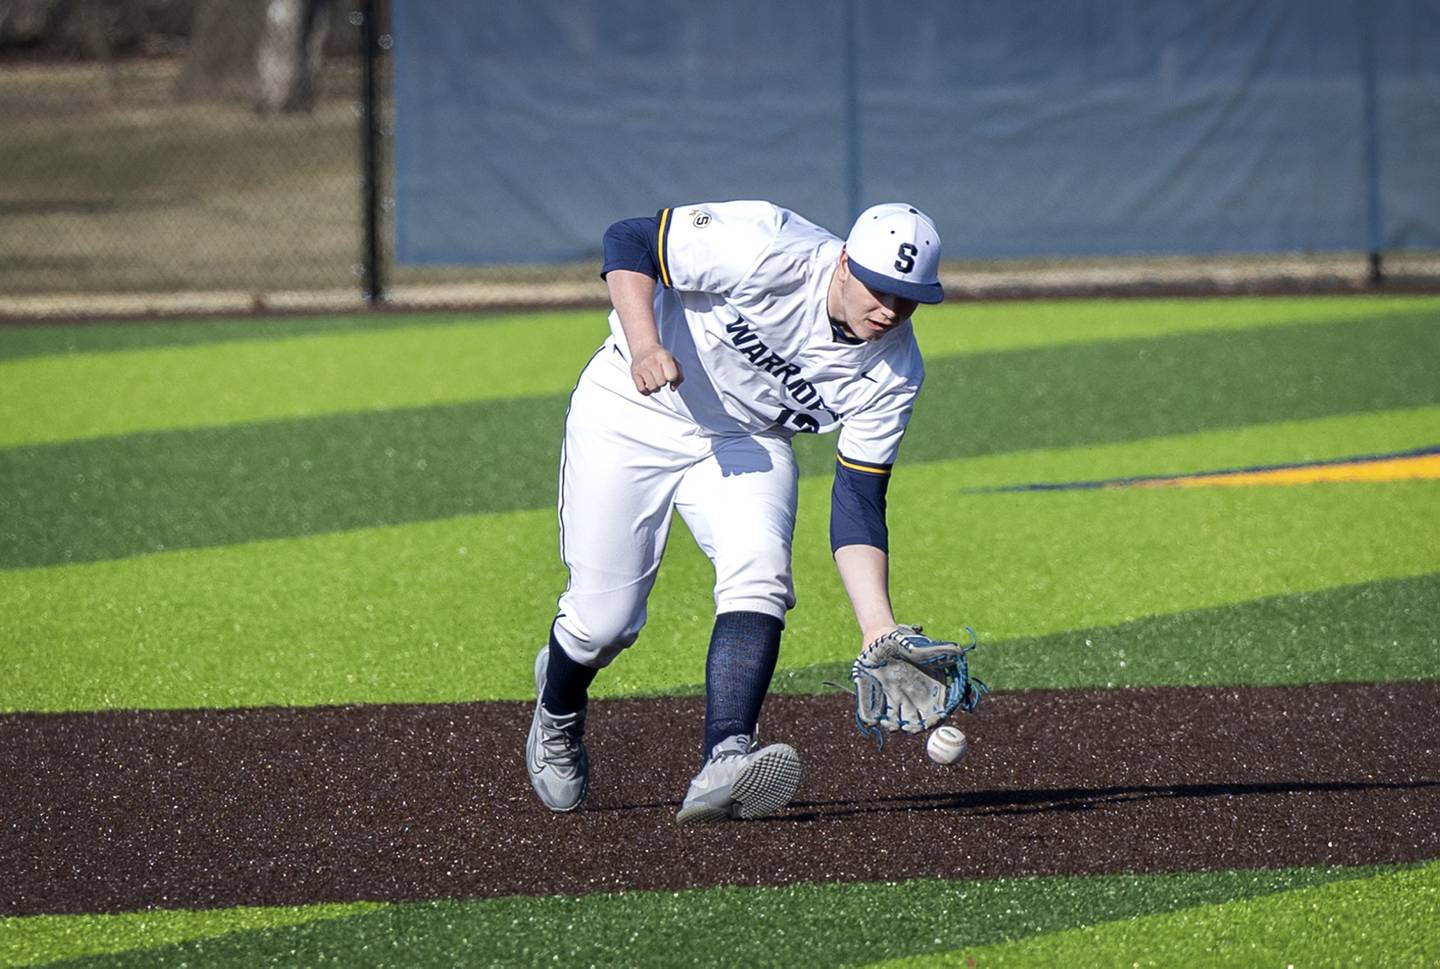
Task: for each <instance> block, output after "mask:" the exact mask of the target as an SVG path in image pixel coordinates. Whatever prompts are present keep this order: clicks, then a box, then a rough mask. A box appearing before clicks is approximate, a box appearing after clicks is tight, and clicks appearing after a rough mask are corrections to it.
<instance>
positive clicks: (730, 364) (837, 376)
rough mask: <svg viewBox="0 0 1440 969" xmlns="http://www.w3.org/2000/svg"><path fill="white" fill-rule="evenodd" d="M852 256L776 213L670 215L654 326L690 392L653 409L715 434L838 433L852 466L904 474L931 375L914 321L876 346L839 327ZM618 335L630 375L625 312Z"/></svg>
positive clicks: (723, 205)
mask: <svg viewBox="0 0 1440 969" xmlns="http://www.w3.org/2000/svg"><path fill="white" fill-rule="evenodd" d="M842 245H843V243H842V242H841V240H840V239H838V238H836V237H835V236H834V235H833V234H831V233H830V232H828V231H826V230H825V229H822V228H820V227H819V226H817V225H815V224H814V223H812V222H809V221H807V220H805V219H804V218H802V217H801V216H799V215H796V214H795V213H794V212H791V211H789V210H787V209H783V208H780V207H778V206H775V205H772V204H770V203H768V202H717V203H704V204H696V205H685V206H677V207H676V208H673V209H665V210H663V211H662V212H661V213H660V217H659V229H658V237H657V239H656V256H657V263H658V266H659V270H660V279H659V283H660V285H659V286H658V287H657V290H656V296H655V316H656V321H657V323H658V324H659V329H660V341H661V343H663V344H664V346H665V348H666V349H668V350H669V351H670V352H671V353H672V354H673V355H674V356H675V358H676V360H678V361H679V363H680V366H681V368H682V370H683V373H684V376H685V379H684V381H683V382H682V383H681V385H680V387H679V389H678V390H676V391H674V392H673V393H672V392H668V391H667V392H665V393H661V394H656V395H654V397H652V398H651V400H652V401H653V402H655V403H656V404H657V405H658V406H662V407H666V408H669V409H671V410H673V411H675V412H676V413H678V414H681V415H683V416H688V417H689V418H690V419H691V420H693V421H694V422H695V424H697V425H698V426H699V427H700V428H701V430H702V432H703V433H707V434H711V435H721V436H724V435H732V434H755V433H764V432H766V431H767V430H770V431H771V432H772V433H773V432H774V430H778V431H780V432H782V433H787V434H793V433H796V432H819V433H826V432H830V431H834V430H836V429H839V431H840V439H839V447H838V451H839V453H840V455H841V460H842V461H845V462H854V463H855V464H858V465H860V466H861V467H862V468H863V467H865V466H882V467H883V466H888V465H890V464H891V463H893V462H894V460H895V455H896V452H897V450H898V449H899V446H900V439H901V437H902V436H903V434H904V431H905V425H906V423H907V422H908V421H909V418H910V411H911V408H912V406H913V404H914V400H915V395H916V394H917V392H918V391H919V389H920V384H921V381H922V380H923V379H924V366H923V364H922V362H921V359H920V352H919V349H918V347H917V346H916V344H915V337H914V333H913V331H912V328H911V324H910V322H909V321H908V320H907V321H905V322H903V323H901V324H899V325H898V326H896V327H895V328H894V329H893V330H892V331H891V332H888V333H886V334H885V335H884V336H883V337H881V338H880V339H879V340H875V341H872V342H862V341H858V340H854V339H852V338H849V337H847V336H846V335H845V334H844V333H843V332H842V331H841V330H840V328H839V326H838V324H835V323H833V322H832V321H831V319H830V317H829V314H828V313H827V311H826V293H827V291H828V288H829V285H830V280H831V277H832V276H833V275H834V273H835V268H836V263H837V260H838V258H839V255H840V250H841V248H842ZM610 326H611V331H612V336H611V339H610V341H609V343H608V348H607V351H606V353H607V354H608V355H611V356H616V355H618V358H617V362H618V361H619V358H623V360H624V361H625V365H626V366H627V367H628V365H629V349H628V347H627V345H626V341H625V336H624V333H623V331H622V330H621V328H620V321H619V317H618V315H617V314H615V313H611V316H610ZM772 429H773V430H772Z"/></svg>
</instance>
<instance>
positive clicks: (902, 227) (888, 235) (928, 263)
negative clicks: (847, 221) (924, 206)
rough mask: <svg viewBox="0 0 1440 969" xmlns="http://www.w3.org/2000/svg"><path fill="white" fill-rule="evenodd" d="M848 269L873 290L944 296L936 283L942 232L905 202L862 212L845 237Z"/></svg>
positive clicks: (931, 299)
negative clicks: (936, 229)
mask: <svg viewBox="0 0 1440 969" xmlns="http://www.w3.org/2000/svg"><path fill="white" fill-rule="evenodd" d="M845 252H846V253H847V254H848V255H849V258H850V272H851V273H852V274H854V276H855V278H856V279H859V280H860V282H862V283H864V284H865V285H866V286H868V287H870V288H871V289H873V290H874V291H875V292H877V293H890V294H892V295H894V296H899V297H901V298H902V299H913V300H915V301H916V302H917V303H938V302H940V301H941V300H943V299H944V298H945V290H944V289H943V288H942V287H941V285H940V234H939V233H938V232H936V231H935V223H934V222H932V221H931V220H930V216H928V215H926V214H925V213H924V212H921V211H920V210H919V209H917V208H915V206H913V205H910V204H908V203H906V202H886V203H884V204H882V205H874V206H871V207H870V208H868V209H866V210H865V211H864V212H861V213H860V218H858V219H856V220H855V225H854V227H853V228H851V230H850V238H848V239H846V240H845Z"/></svg>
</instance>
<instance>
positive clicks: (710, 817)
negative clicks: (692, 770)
mask: <svg viewBox="0 0 1440 969" xmlns="http://www.w3.org/2000/svg"><path fill="white" fill-rule="evenodd" d="M755 747H756V744H755V742H754V741H753V740H751V738H750V737H748V736H746V735H745V734H737V735H736V736H734V737H728V738H726V739H725V740H723V741H721V742H720V743H718V744H716V745H715V749H714V750H713V751H711V753H710V759H709V760H707V761H706V762H705V766H704V767H702V768H700V773H699V774H697V775H695V779H694V780H693V781H691V782H690V790H688V791H687V792H686V793H685V801H684V803H683V804H681V805H680V813H678V814H676V815H675V820H676V821H677V822H679V823H680V824H689V823H692V822H695V821H724V820H726V819H728V818H742V819H747V820H748V819H750V818H760V817H764V816H765V815H767V814H774V813H775V812H776V811H778V810H780V809H781V808H783V807H784V806H785V805H787V804H789V803H790V799H791V798H792V797H794V796H795V789H796V788H797V787H799V786H800V756H799V755H798V754H796V753H795V748H793V747H791V746H790V745H788V744H771V745H770V746H768V747H766V748H764V749H763V750H756V749H755Z"/></svg>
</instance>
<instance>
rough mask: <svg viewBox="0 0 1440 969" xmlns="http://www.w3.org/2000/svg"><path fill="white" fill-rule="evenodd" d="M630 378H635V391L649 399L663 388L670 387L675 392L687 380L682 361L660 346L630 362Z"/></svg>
mask: <svg viewBox="0 0 1440 969" xmlns="http://www.w3.org/2000/svg"><path fill="white" fill-rule="evenodd" d="M630 376H631V377H633V378H635V389H636V390H638V391H640V393H642V394H644V395H645V396H647V397H648V396H649V395H651V394H653V393H655V392H656V391H658V390H659V389H660V388H661V387H665V386H668V387H669V388H670V389H671V390H674V389H675V388H677V387H679V386H680V383H681V381H683V380H684V379H685V375H684V374H683V373H681V371H680V361H679V360H676V359H675V357H674V356H673V355H672V354H671V353H670V351H669V350H667V349H665V348H664V347H663V346H660V345H659V344H656V345H655V346H653V347H648V348H646V349H645V350H642V351H640V352H639V353H637V354H635V355H634V357H633V358H632V359H631V361H630Z"/></svg>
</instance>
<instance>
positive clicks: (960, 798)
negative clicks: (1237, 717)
mask: <svg viewBox="0 0 1440 969" xmlns="http://www.w3.org/2000/svg"><path fill="white" fill-rule="evenodd" d="M1427 787H1440V780H1420V781H1324V782H1317V781H1275V782H1268V783H1253V784H1164V785H1155V786H1136V787H1059V788H1047V789H1023V790H1014V791H967V792H965V793H963V794H901V795H896V796H895V797H886V798H877V799H876V800H874V801H868V802H857V801H792V802H791V805H790V806H791V809H792V810H791V811H790V812H788V813H787V814H785V815H783V817H784V818H785V819H786V820H790V821H822V820H826V819H829V818H837V817H849V816H853V815H865V814H884V813H887V812H895V811H905V812H913V811H959V812H964V813H968V814H984V815H991V814H995V815H1003V814H1043V813H1047V812H1051V811H1092V810H1094V809H1096V808H1098V807H1104V806H1107V805H1114V804H1125V803H1130V802H1137V801H1153V800H1160V799H1166V798H1211V797H1256V796H1262V797H1263V796H1269V795H1275V794H1324V793H1336V792H1341V791H1385V790H1418V789H1421V788H1427ZM796 808H798V809H801V810H799V811H796V810H794V809H796Z"/></svg>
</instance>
